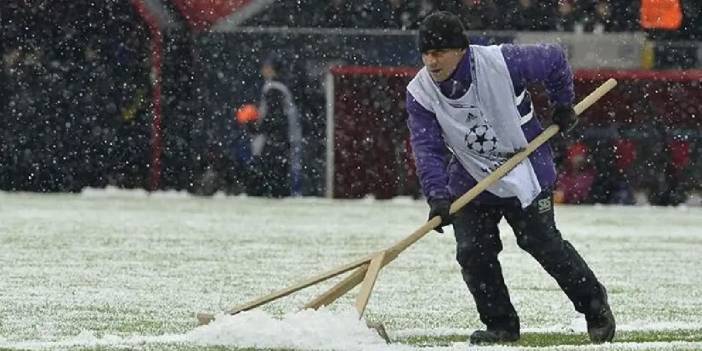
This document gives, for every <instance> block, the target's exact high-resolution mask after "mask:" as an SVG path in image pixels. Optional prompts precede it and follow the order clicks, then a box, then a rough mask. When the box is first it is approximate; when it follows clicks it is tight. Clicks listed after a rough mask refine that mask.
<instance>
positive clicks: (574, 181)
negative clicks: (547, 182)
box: [554, 142, 597, 204]
mask: <svg viewBox="0 0 702 351" xmlns="http://www.w3.org/2000/svg"><path fill="white" fill-rule="evenodd" d="M596 175H597V171H596V170H595V169H594V168H593V167H592V165H590V163H589V160H588V151H587V146H586V145H585V143H582V142H577V143H575V144H572V145H570V146H569V147H568V150H567V151H566V157H565V164H564V167H563V171H561V172H560V173H559V174H558V180H557V182H556V190H555V191H554V201H556V202H558V203H567V204H580V203H587V202H590V191H591V190H592V184H593V182H594V181H595V177H596Z"/></svg>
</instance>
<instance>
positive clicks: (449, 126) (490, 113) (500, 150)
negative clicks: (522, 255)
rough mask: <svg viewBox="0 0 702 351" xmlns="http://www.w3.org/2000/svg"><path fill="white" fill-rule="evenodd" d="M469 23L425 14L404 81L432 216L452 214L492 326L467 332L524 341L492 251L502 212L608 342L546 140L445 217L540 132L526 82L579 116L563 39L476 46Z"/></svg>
mask: <svg viewBox="0 0 702 351" xmlns="http://www.w3.org/2000/svg"><path fill="white" fill-rule="evenodd" d="M463 32H464V28H463V26H462V24H461V22H460V20H459V19H458V18H457V17H456V16H454V15H453V14H451V13H448V12H436V13H433V14H431V15H429V16H427V17H426V18H425V19H424V21H423V22H422V23H421V25H420V28H419V34H418V46H419V51H420V52H421V53H422V61H423V63H424V65H425V66H424V68H423V69H422V70H420V71H419V73H417V75H416V76H415V77H414V79H413V80H412V81H411V82H410V83H409V85H408V86H407V101H406V104H407V111H408V113H409V119H408V126H409V129H410V141H411V144H412V148H413V151H414V154H415V158H416V163H417V170H418V174H419V177H420V181H421V185H422V189H423V191H424V194H425V196H426V198H427V200H428V202H429V206H430V208H431V209H430V213H429V218H433V217H434V216H440V217H441V219H442V223H441V224H440V226H439V227H437V229H436V230H437V231H438V232H443V230H442V229H441V227H443V226H445V225H448V224H450V223H453V228H454V232H455V236H456V242H457V253H456V257H457V260H458V263H459V264H460V266H461V272H462V275H463V279H464V281H465V282H466V285H467V286H468V290H469V291H470V293H471V294H472V295H473V298H474V300H475V304H476V306H477V309H478V313H479V314H480V319H481V321H482V322H483V323H484V324H485V325H486V326H487V328H486V330H478V331H475V332H474V333H473V334H472V335H471V336H470V341H471V343H473V344H488V343H498V342H509V341H516V340H518V339H519V317H518V316H517V312H516V311H515V309H514V307H513V306H512V303H511V302H510V298H509V294H508V291H507V287H506V286H505V283H504V280H503V277H502V271H501V267H500V263H499V261H498V260H497V255H498V253H499V252H500V251H501V250H502V243H501V241H500V237H499V232H498V226H497V224H498V223H499V221H500V220H501V219H502V217H505V218H506V219H507V222H508V223H509V224H510V226H511V227H512V229H513V230H514V233H515V235H516V237H517V243H518V245H519V246H520V247H521V248H522V249H524V250H526V251H527V252H528V253H529V254H531V255H532V256H533V257H534V258H536V260H537V261H538V262H539V263H540V264H541V265H542V266H543V267H544V269H545V270H546V271H547V272H548V273H549V274H550V275H551V276H552V277H553V278H555V280H556V282H557V283H558V285H559V286H560V287H561V289H562V290H563V291H564V292H565V293H566V295H567V296H568V298H569V299H570V300H571V301H572V302H573V305H574V306H575V309H576V310H577V311H579V312H581V313H583V314H584V315H585V318H586V321H587V329H588V334H589V336H590V339H591V340H592V341H593V342H596V343H600V342H605V341H611V340H612V338H613V337H614V331H615V322H614V317H613V315H612V312H611V310H610V307H609V304H608V303H607V293H606V291H605V288H604V286H602V284H600V283H599V281H598V280H597V278H596V277H595V275H594V274H593V272H592V271H591V270H590V268H588V266H587V264H586V263H585V261H584V260H583V259H582V258H581V257H580V255H579V254H578V252H577V251H576V250H575V248H573V246H572V245H571V244H570V243H569V242H568V241H565V240H563V239H562V238H561V234H560V232H559V231H558V229H556V225H555V222H554V215H553V199H552V190H551V189H552V186H553V184H554V181H555V178H556V172H555V167H554V164H553V160H552V155H551V149H550V147H549V146H548V145H543V146H541V147H540V148H538V149H537V150H536V151H535V152H534V153H533V154H532V155H531V156H530V157H529V159H528V160H525V161H524V162H522V163H521V164H520V165H518V166H517V167H515V168H514V169H513V170H512V171H511V172H510V173H509V174H507V175H506V176H505V177H503V178H502V179H501V180H499V181H498V182H497V183H496V184H494V185H493V186H491V187H489V188H488V191H487V192H483V193H482V194H481V195H479V196H478V197H477V198H476V199H475V200H473V202H471V203H469V204H468V205H466V206H465V207H464V208H463V209H461V210H460V211H459V212H457V213H456V214H455V215H454V216H449V207H450V205H451V201H452V200H453V199H455V198H457V197H458V196H460V195H462V194H463V193H465V192H466V191H467V190H469V189H470V188H471V187H472V186H473V185H475V184H476V181H477V180H480V179H483V178H485V177H486V176H487V175H488V174H490V172H492V171H493V170H494V169H496V168H497V167H498V166H499V165H500V164H502V163H503V162H504V161H505V160H507V159H508V158H509V157H510V156H512V155H513V154H514V153H516V152H518V151H520V150H521V149H523V148H524V147H525V146H526V144H527V142H528V141H529V140H532V139H533V138H534V137H536V136H537V135H538V134H540V132H541V131H542V127H541V125H540V123H539V121H538V120H537V119H536V118H534V109H533V106H532V103H531V99H530V97H529V93H528V91H527V90H526V84H527V83H530V82H542V83H543V84H544V86H545V88H546V90H547V92H548V94H549V97H550V100H551V102H552V103H553V104H554V105H555V108H554V113H553V116H552V119H553V120H554V122H555V123H557V124H558V125H559V126H560V127H561V130H563V131H567V130H568V129H569V128H571V127H572V126H573V125H574V123H575V121H576V116H575V112H574V111H573V108H572V102H573V98H574V93H573V80H572V73H571V71H570V67H569V65H568V63H567V61H566V59H565V55H564V53H563V50H562V49H561V48H559V47H558V46H555V45H523V46H522V45H501V46H477V45H469V44H468V39H467V38H466V36H465V35H464V33H463ZM447 151H450V152H447ZM447 154H448V156H450V160H449V161H448V164H447V163H446V162H445V160H446V156H447Z"/></svg>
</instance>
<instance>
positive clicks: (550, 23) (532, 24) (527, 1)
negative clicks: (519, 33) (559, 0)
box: [504, 0, 556, 31]
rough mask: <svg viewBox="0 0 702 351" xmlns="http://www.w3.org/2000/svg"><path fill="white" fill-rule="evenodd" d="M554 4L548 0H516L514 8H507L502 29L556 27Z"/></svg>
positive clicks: (533, 29) (547, 29)
mask: <svg viewBox="0 0 702 351" xmlns="http://www.w3.org/2000/svg"><path fill="white" fill-rule="evenodd" d="M555 10H556V4H555V2H553V1H548V0H517V4H516V6H515V7H514V8H508V9H507V13H506V17H507V20H506V25H505V28H504V29H514V30H526V31H549V30H554V29H555V28H556V25H555V18H554V16H553V15H554V13H555Z"/></svg>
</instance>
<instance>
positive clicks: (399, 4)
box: [382, 0, 417, 30]
mask: <svg viewBox="0 0 702 351" xmlns="http://www.w3.org/2000/svg"><path fill="white" fill-rule="evenodd" d="M384 8H387V11H386V16H385V18H384V20H383V26H382V27H384V28H397V29H403V30H405V29H412V28H415V27H417V15H416V14H417V10H416V8H415V6H414V2H413V1H409V0H387V1H386V3H385V5H384Z"/></svg>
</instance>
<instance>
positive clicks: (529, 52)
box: [501, 44, 575, 106]
mask: <svg viewBox="0 0 702 351" xmlns="http://www.w3.org/2000/svg"><path fill="white" fill-rule="evenodd" d="M501 50H502V54H503V56H504V57H505V62H506V63H507V69H508V70H509V73H510V76H511V78H512V82H513V83H514V89H515V93H516V94H520V92H521V91H522V90H523V89H525V88H526V85H527V84H529V83H534V82H541V83H543V84H544V87H545V88H546V92H547V93H548V96H549V99H550V100H551V103H552V104H554V105H556V106H571V105H572V104H573V100H574V98H575V93H574V92H573V72H572V71H571V68H570V65H569V64H568V60H567V59H566V56H565V52H564V51H563V48H562V47H561V46H560V45H557V44H538V45H514V44H504V45H502V47H501Z"/></svg>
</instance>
